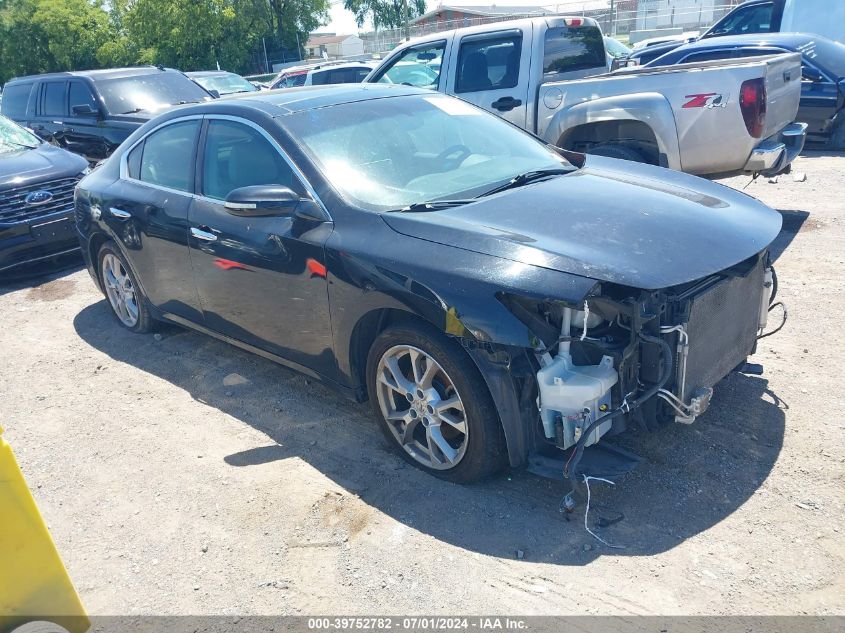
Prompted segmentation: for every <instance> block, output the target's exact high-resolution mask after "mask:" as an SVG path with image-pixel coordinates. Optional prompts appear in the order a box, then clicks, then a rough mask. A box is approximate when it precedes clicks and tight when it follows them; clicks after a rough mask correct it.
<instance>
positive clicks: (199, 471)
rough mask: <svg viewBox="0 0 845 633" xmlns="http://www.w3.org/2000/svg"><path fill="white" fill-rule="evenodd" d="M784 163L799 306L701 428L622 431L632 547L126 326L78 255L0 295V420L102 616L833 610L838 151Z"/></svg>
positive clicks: (190, 341) (838, 539) (323, 393)
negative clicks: (421, 466) (71, 266)
mask: <svg viewBox="0 0 845 633" xmlns="http://www.w3.org/2000/svg"><path fill="white" fill-rule="evenodd" d="M796 168H797V170H799V171H804V172H806V173H807V176H808V180H807V182H795V181H794V180H793V178H792V177H791V176H787V177H781V179H780V182H778V183H777V184H771V183H768V182H766V181H765V180H762V179H761V180H758V181H756V182H754V183H752V184H750V186H748V188H747V190H746V191H747V192H748V193H750V194H751V195H754V196H757V197H759V198H761V199H762V200H764V201H765V202H767V203H768V204H770V205H772V206H773V207H775V208H777V209H780V210H781V212H782V213H783V215H784V230H783V232H782V234H781V236H780V237H779V239H778V241H777V242H776V247H775V253H776V255H777V257H778V260H777V269H778V273H779V276H780V280H781V286H780V296H781V297H782V298H783V300H784V301H785V302H786V303H787V304H788V306H789V315H790V317H789V322H788V324H787V326H786V328H785V329H784V330H783V331H782V332H781V333H780V334H778V335H776V336H774V337H771V338H767V339H765V340H764V341H762V344H761V346H760V350H759V353H758V354H757V355H756V356H755V357H754V358H753V359H752V360H753V361H754V362H757V363H761V364H763V365H764V367H765V373H764V374H763V375H762V376H745V375H738V374H734V375H731V376H730V377H729V378H728V379H726V380H725V381H724V382H723V383H721V385H720V386H719V388H718V389H717V392H716V396H715V399H714V402H713V405H712V407H711V409H710V410H709V411H708V412H707V413H706V414H705V415H704V416H703V417H702V418H701V419H699V421H697V422H696V423H695V424H694V425H693V426H689V427H687V426H681V425H676V426H673V427H670V428H666V429H665V430H664V431H663V432H661V433H659V434H655V435H651V436H642V435H637V434H635V433H632V434H630V435H629V436H627V438H626V439H625V444H626V446H628V447H629V448H631V449H633V450H635V451H636V452H638V453H639V454H641V455H643V456H645V457H646V458H647V462H646V463H644V464H643V465H642V466H641V467H640V468H639V469H638V470H637V471H635V472H634V473H632V474H630V475H628V476H626V477H625V478H623V479H621V480H620V481H619V482H618V485H617V486H616V487H615V488H610V487H608V486H604V487H600V486H594V493H595V497H594V501H596V502H597V503H599V504H601V505H602V506H603V507H602V508H600V510H599V512H600V513H603V514H606V515H607V516H610V515H611V514H612V513H614V512H622V513H624V520H623V521H621V522H620V523H617V524H615V525H613V526H611V527H609V528H605V529H602V530H599V533H600V534H601V535H602V536H603V537H604V538H605V539H607V540H609V541H610V542H612V543H614V544H619V545H623V546H624V549H610V548H608V547H606V546H604V545H601V544H600V543H599V542H597V541H595V540H594V539H593V538H592V537H590V536H589V535H588V534H587V533H586V532H585V530H584V525H583V508H581V509H580V510H579V512H578V513H576V514H574V515H572V516H571V517H570V520H569V521H567V520H566V517H565V516H564V515H562V514H561V513H559V511H558V504H559V502H560V500H561V497H562V496H563V494H564V493H565V492H566V488H565V487H564V486H563V484H558V483H552V482H549V481H546V480H542V479H538V478H535V477H533V476H531V475H528V474H525V473H515V474H513V475H512V476H503V477H501V478H499V479H497V480H494V481H492V482H489V483H485V484H483V485H477V486H473V487H459V486H455V485H451V484H447V483H443V482H440V481H438V480H436V479H434V478H431V477H429V476H427V475H425V474H422V473H420V472H418V471H417V470H416V469H414V468H412V467H410V466H406V465H404V462H402V461H401V460H400V459H399V458H397V457H395V456H394V455H393V454H392V453H391V452H390V451H389V450H388V446H387V444H386V443H385V442H384V440H383V439H382V436H381V434H380V433H379V432H378V429H377V428H376V427H375V425H374V422H373V421H372V420H371V418H370V416H369V410H368V408H367V406H365V405H354V404H350V403H349V402H347V401H345V400H343V399H342V398H340V397H339V396H336V395H335V394H334V393H332V392H330V391H328V390H326V389H324V388H322V387H320V386H318V385H315V384H309V382H308V381H306V380H305V379H303V378H302V377H300V376H296V375H294V374H291V373H289V372H288V371H286V370H284V369H282V368H280V367H278V366H276V365H274V364H272V363H270V362H268V361H265V360H263V359H261V358H257V357H254V356H251V355H249V354H247V353H245V352H241V351H239V350H237V349H234V348H232V347H229V346H227V345H225V344H223V343H219V342H216V341H214V340H212V339H210V338H206V337H204V336H202V335H199V334H193V333H189V332H186V331H182V330H179V329H176V328H168V329H166V330H164V331H163V332H162V333H161V336H153V335H144V336H138V335H132V334H129V333H127V332H125V331H124V330H122V329H121V328H120V327H118V325H117V324H116V322H115V321H114V320H113V319H112V317H111V316H110V315H109V313H108V309H107V306H106V303H105V300H104V299H103V297H102V296H101V295H100V294H99V293H98V292H97V291H96V290H95V288H94V285H93V283H92V282H91V280H90V278H89V277H88V274H87V273H86V272H85V271H83V270H77V271H75V272H71V273H65V274H63V275H59V276H56V277H54V278H53V279H52V280H48V281H44V280H41V282H43V283H41V282H39V283H41V285H38V286H35V287H32V283H30V284H24V283H17V284H15V285H12V286H5V287H2V288H0V344H1V345H2V347H0V349H2V359H3V362H2V363H0V423H2V425H3V426H4V427H6V437H7V439H8V440H9V441H10V442H11V444H12V446H13V448H14V449H15V451H16V453H17V455H18V459H19V461H20V463H21V467H22V468H23V471H24V474H25V475H26V477H27V479H28V481H29V484H30V486H31V487H32V489H33V491H34V494H35V497H36V500H37V501H38V504H39V506H40V507H41V510H42V512H43V514H44V515H45V517H46V519H47V521H48V523H49V525H50V529H51V531H52V533H53V536H54V538H55V540H56V542H57V544H58V547H59V550H60V551H61V553H62V555H63V557H64V559H65V562H66V564H67V566H68V568H69V570H70V573H71V576H72V577H73V578H74V580H75V582H76V584H77V587H78V589H79V591H80V593H81V596H82V598H83V601H84V603H85V604H86V606H87V608H88V609H89V611H90V612H91V613H93V614H247V613H250V614H252V613H255V614H270V613H274V614H312V613H322V614H333V613H360V614H371V613H390V614H405V613H428V614H432V613H443V614H455V613H460V612H471V613H502V614H517V613H518V614H539V613H544V614H574V613H577V614H585V613H613V614H655V613H657V614H713V613H716V614H792V613H815V614H831V613H838V614H845V524H843V519H845V441H843V440H844V439H845V416H844V415H843V413H842V411H843V410H845V396H843V392H842V387H841V384H840V378H841V375H840V372H841V371H842V363H843V361H845V343H843V336H842V334H843V326H842V322H843V317H842V315H843V313H845V274H843V264H845V197H844V196H843V192H845V154H840V155H829V154H828V155H823V154H811V155H808V156H807V157H803V158H801V159H800V160H799V161H798V162H797V163H796ZM726 183H727V184H730V185H731V186H734V187H738V188H741V187H743V186H745V185H746V184H747V183H748V179H747V178H737V179H733V180H731V181H726ZM775 321H777V319H775ZM518 551H519V552H520V553H521V554H518ZM520 555H521V556H522V557H523V558H522V559H521V560H520V559H519V556H520Z"/></svg>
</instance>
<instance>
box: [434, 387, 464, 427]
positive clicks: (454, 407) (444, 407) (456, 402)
mask: <svg viewBox="0 0 845 633" xmlns="http://www.w3.org/2000/svg"><path fill="white" fill-rule="evenodd" d="M434 411H435V413H437V417H438V418H439V419H440V420H442V421H443V422H445V423H446V424H448V425H449V426H451V427H453V428H455V429H457V430H458V431H460V432H461V433H463V434H465V435H466V432H467V422H466V418H465V417H464V403H463V402H461V399H460V398H458V396H452V397H451V398H449V399H448V400H442V401H440V403H438V404H437V405H435V407H434ZM453 411H459V412H460V414H455V413H453Z"/></svg>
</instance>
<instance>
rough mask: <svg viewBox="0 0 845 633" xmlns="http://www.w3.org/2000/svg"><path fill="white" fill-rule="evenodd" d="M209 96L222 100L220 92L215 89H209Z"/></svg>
mask: <svg viewBox="0 0 845 633" xmlns="http://www.w3.org/2000/svg"><path fill="white" fill-rule="evenodd" d="M208 94H210V95H211V96H212V97H214V98H215V99H219V98H220V91H219V90H215V89H214V88H211V89H209V90H208Z"/></svg>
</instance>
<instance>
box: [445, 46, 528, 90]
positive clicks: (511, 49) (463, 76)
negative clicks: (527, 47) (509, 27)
mask: <svg viewBox="0 0 845 633" xmlns="http://www.w3.org/2000/svg"><path fill="white" fill-rule="evenodd" d="M521 52H522V36H521V35H507V36H502V37H496V38H489V39H483V40H473V41H469V42H463V43H462V44H461V50H460V53H459V54H458V76H457V78H456V81H455V92H459V93H460V92H478V91H482V90H499V89H502V88H513V87H514V86H516V84H517V83H518V82H519V56H520V54H521Z"/></svg>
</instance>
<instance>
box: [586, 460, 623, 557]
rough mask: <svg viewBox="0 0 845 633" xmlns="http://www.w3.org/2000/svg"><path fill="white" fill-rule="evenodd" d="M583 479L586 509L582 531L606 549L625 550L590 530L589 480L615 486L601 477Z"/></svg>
mask: <svg viewBox="0 0 845 633" xmlns="http://www.w3.org/2000/svg"><path fill="white" fill-rule="evenodd" d="M583 477H584V485H585V486H586V487H587V509H586V510H584V529H585V530H587V532H588V533H589V534H590V536H592V537H593V538H594V539H596V540H597V541H599V542H600V543H604V544H605V545H607V546H608V547H612V548H613V549H625V546H624V545H614V544H613V543H608V542H607V541H605V540H604V539H603V538H602V537H600V536H599V535H598V534H596V533H595V532H593V531H592V530H591V529H590V526H589V521H588V517H589V516H590V480H591V479H593V480H595V481H603V482H604V483H606V484H610V485H611V486H615V485H616V484H615V483H613V482H612V481H610V480H609V479H604V478H602V477H590V476H589V475H583Z"/></svg>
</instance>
